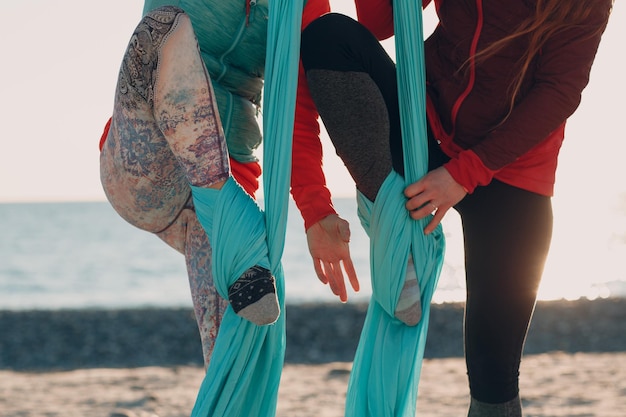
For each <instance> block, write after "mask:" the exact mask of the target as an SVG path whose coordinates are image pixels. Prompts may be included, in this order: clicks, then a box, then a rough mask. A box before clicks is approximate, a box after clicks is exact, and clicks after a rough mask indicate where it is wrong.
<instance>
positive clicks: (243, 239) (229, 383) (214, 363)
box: [192, 178, 285, 416]
mask: <svg viewBox="0 0 626 417" xmlns="http://www.w3.org/2000/svg"><path fill="white" fill-rule="evenodd" d="M215 192H216V191H215V190H211V189H203V188H198V187H192V194H193V198H194V203H195V207H196V213H197V215H198V219H199V220H200V222H201V223H203V224H204V223H206V222H207V221H208V220H207V217H210V216H212V223H213V226H212V233H211V236H209V239H210V241H211V242H215V243H214V244H213V276H214V277H215V285H216V287H217V290H218V292H219V293H220V295H221V296H222V297H224V298H228V288H229V287H230V286H231V285H232V284H233V283H234V282H235V281H236V280H237V279H238V278H239V277H240V276H241V275H242V274H243V273H244V272H245V271H246V270H247V269H248V268H250V267H251V266H253V265H260V266H264V267H269V263H268V249H267V241H266V233H265V216H264V214H263V212H262V211H261V209H260V208H259V207H258V205H257V204H256V203H255V202H254V201H253V200H252V198H251V197H250V196H249V195H248V194H246V192H245V191H244V190H243V189H242V188H241V187H240V186H239V184H237V183H236V182H235V181H234V180H233V179H232V178H230V179H229V180H228V181H227V182H226V184H225V185H224V187H223V188H222V189H221V190H220V191H219V192H218V193H217V198H214V193H215ZM272 272H273V274H274V276H275V278H276V290H277V295H278V299H279V300H280V302H281V308H283V303H284V284H283V283H284V276H283V271H282V268H281V267H280V265H279V267H278V268H276V269H272ZM284 351H285V319H284V315H283V314H281V316H280V317H279V319H278V321H277V322H276V323H275V324H273V325H270V326H257V325H255V324H253V323H251V322H249V321H247V320H245V319H243V318H241V317H239V316H237V315H236V314H235V312H234V311H233V309H232V308H231V307H230V306H229V307H228V309H227V310H226V312H225V314H224V318H223V320H222V323H221V325H220V330H219V334H218V337H217V340H216V343H215V349H214V351H213V355H212V357H211V362H210V364H209V368H208V369H207V374H206V377H205V379H204V381H203V382H202V385H201V387H200V391H199V394H198V397H197V400H196V404H195V406H194V409H193V412H192V416H256V415H258V416H271V415H274V413H275V408H276V398H277V395H278V384H279V382H280V375H281V372H282V365H283V358H284Z"/></svg>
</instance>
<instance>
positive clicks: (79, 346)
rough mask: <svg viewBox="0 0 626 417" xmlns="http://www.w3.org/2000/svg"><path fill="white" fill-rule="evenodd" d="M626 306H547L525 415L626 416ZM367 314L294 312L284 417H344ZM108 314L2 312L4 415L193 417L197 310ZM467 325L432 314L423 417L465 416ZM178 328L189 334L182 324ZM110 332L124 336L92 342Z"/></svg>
mask: <svg viewBox="0 0 626 417" xmlns="http://www.w3.org/2000/svg"><path fill="white" fill-rule="evenodd" d="M625 306H626V301H625V300H601V301H593V302H590V301H577V302H546V303H539V305H538V307H537V311H536V313H535V318H534V322H533V326H532V327H531V331H530V333H529V337H528V340H527V345H526V355H525V357H524V359H523V362H522V369H521V375H522V376H521V390H522V401H523V404H524V409H525V415H526V416H527V417H530V416H536V417H558V416H569V417H596V416H597V417H600V416H602V417H618V416H619V417H622V416H624V415H626V332H625V330H626V321H625V320H624V319H625V318H626V317H625V316H626V308H625ZM364 308H365V307H364V306H356V305H353V306H345V305H344V306H339V307H330V306H326V305H312V306H300V307H293V308H290V309H289V310H288V311H289V314H288V316H287V317H288V318H289V319H288V322H287V333H288V345H287V346H288V352H287V361H286V365H285V368H284V371H283V376H282V382H281V387H280V391H279V402H278V413H277V415H278V416H279V417H308V416H325V417H335V416H343V410H344V409H343V407H344V402H345V393H346V388H347V383H348V376H349V372H350V369H351V362H350V359H348V360H346V359H345V357H346V356H350V355H353V349H354V346H356V341H355V337H358V332H359V331H360V320H362V317H363V314H364ZM333 309H336V310H333ZM312 312H315V313H316V315H313V314H312ZM108 313H109V316H106V314H104V312H102V311H57V312H36V311H32V312H1V313H0V329H1V331H0V416H2V417H18V416H19V417H35V416H37V417H38V416H64V417H78V416H89V417H92V416H93V417H175V416H176V417H178V416H181V417H182V416H188V415H189V414H190V411H191V408H192V407H193V404H194V401H195V396H196V394H197V391H198V387H199V385H200V382H201V381H202V378H203V374H204V370H203V368H202V366H201V364H200V359H199V358H198V356H199V350H196V348H197V349H199V348H198V347H197V346H195V344H196V343H197V339H194V335H195V334H194V330H195V329H194V328H193V320H192V317H191V316H190V313H189V311H186V310H175V311H172V310H146V311H133V310H129V311H125V312H119V311H116V312H108ZM147 317H155V320H154V323H152V322H151V321H150V320H148V319H147ZM311 317H316V319H312V318H311ZM461 318H462V306H461V305H435V306H433V311H432V320H431V325H430V329H431V330H430V334H429V339H428V340H429V341H428V347H427V351H426V359H425V360H424V364H423V371H422V379H421V382H420V391H419V397H418V407H417V415H418V416H432V417H435V416H437V417H448V416H449V417H453V416H455V417H459V416H464V415H466V408H467V403H468V395H469V392H468V388H467V381H466V376H465V365H464V360H463V358H462V351H461V352H458V346H459V345H460V346H461V347H462V343H461V340H460V339H459V336H460V335H459V333H458V330H459V327H460V323H459V322H458V321H459V320H460V319H461ZM96 319H97V320H99V321H98V322H97V324H94V320H96ZM176 320H178V321H182V322H184V323H187V324H186V325H189V324H190V325H191V326H189V329H186V328H185V326H182V327H181V326H178V328H177V326H175V325H174V324H173V323H175V322H176ZM138 323H139V324H138ZM355 328H356V329H355ZM102 332H104V333H102ZM171 332H174V334H175V335H176V336H172V333H171ZM329 332H330V333H333V334H334V335H333V337H332V338H329V337H328V333H329ZM102 334H105V335H107V334H108V335H117V336H118V337H117V339H116V338H113V340H110V338H109V340H108V341H107V343H100V344H99V343H96V342H95V341H94V339H98V338H99V337H103V336H102ZM146 334H152V338H151V339H150V343H151V344H152V343H153V345H152V346H153V348H154V349H152V351H151V352H150V350H149V349H145V351H142V353H141V354H139V355H130V354H129V352H130V349H132V348H133V343H135V339H134V337H135V336H134V335H138V336H139V337H144V341H145V340H146V339H145V335H146ZM289 335H291V336H289ZM355 335H356V336H355ZM299 338H304V339H308V341H309V343H308V345H306V344H305V343H304V341H303V340H300V339H299ZM187 339H191V340H190V341H187ZM329 339H332V340H333V343H336V345H329V343H330V342H329ZM102 340H104V339H102ZM144 344H145V343H144ZM187 345H189V348H187V347H186V346H187ZM303 346H306V348H304V347H303ZM333 346H334V347H333ZM442 346H448V348H447V350H446V349H443V348H442ZM340 347H341V348H340ZM134 350H135V351H136V350H138V349H137V345H135V346H134ZM139 350H141V349H139ZM351 350H352V351H351ZM122 358H126V361H124V360H122Z"/></svg>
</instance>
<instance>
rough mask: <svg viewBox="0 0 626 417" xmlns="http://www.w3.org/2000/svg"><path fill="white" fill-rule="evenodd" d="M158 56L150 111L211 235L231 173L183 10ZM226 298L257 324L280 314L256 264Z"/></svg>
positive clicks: (269, 282)
mask: <svg viewBox="0 0 626 417" xmlns="http://www.w3.org/2000/svg"><path fill="white" fill-rule="evenodd" d="M158 61H159V63H158V66H157V70H158V71H157V76H156V77H155V79H156V82H155V87H154V115H155V118H156V120H157V123H158V125H159V128H160V130H161V131H162V132H163V135H164V136H165V139H166V140H167V142H168V144H169V146H170V148H171V149H172V152H173V153H174V154H175V155H176V158H177V160H178V162H179V163H180V164H181V166H182V167H183V170H184V171H185V176H186V178H187V180H188V181H189V184H190V185H191V186H192V187H191V190H192V194H193V196H194V203H195V204H196V206H197V207H198V208H202V210H203V213H204V216H203V217H199V221H200V223H201V225H202V227H203V228H204V230H205V232H206V233H207V235H208V236H209V237H211V236H212V234H211V233H212V222H213V206H214V202H215V201H216V199H217V196H218V193H219V189H221V187H222V185H223V184H224V183H225V181H226V180H227V179H228V177H229V176H230V172H229V167H228V165H226V166H224V164H228V153H227V149H226V140H225V138H224V133H223V130H222V126H221V123H220V119H219V116H218V115H217V113H216V112H215V109H216V108H217V105H216V102H215V97H214V93H213V89H212V86H211V83H210V80H209V76H208V73H207V70H206V68H205V66H204V63H203V61H202V58H201V56H200V51H199V49H198V46H197V40H196V37H195V34H194V32H193V28H192V26H191V22H190V20H189V18H188V17H187V16H186V15H184V14H180V15H178V16H177V20H176V21H175V28H174V29H173V30H172V31H171V32H169V34H168V35H167V39H166V40H165V42H164V43H163V47H162V49H161V51H160V53H159V55H158ZM223 168H226V169H223ZM241 191H242V192H243V190H241ZM199 194H202V198H200V199H199V200H198V199H197V198H196V197H197V196H198V195H199ZM246 196H247V195H246ZM248 198H249V197H248ZM243 250H245V248H243ZM267 264H268V265H269V262H267ZM229 299H230V300H231V305H232V307H233V310H234V311H235V313H236V314H238V315H240V316H241V317H243V318H245V319H247V320H249V321H251V322H253V323H255V324H258V325H264V324H269V323H273V322H274V321H276V319H277V318H278V315H279V313H280V308H279V303H278V298H277V296H276V287H275V282H274V277H273V276H272V274H271V272H270V271H269V270H268V269H267V268H264V267H261V266H259V265H255V266H252V267H251V268H249V269H248V270H247V271H245V272H244V274H243V275H242V276H241V277H240V278H239V279H238V280H237V281H236V282H235V283H234V284H233V285H232V287H231V289H230V291H229ZM235 299H236V300H237V302H234V300H235Z"/></svg>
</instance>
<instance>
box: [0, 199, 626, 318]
mask: <svg viewBox="0 0 626 417" xmlns="http://www.w3.org/2000/svg"><path fill="white" fill-rule="evenodd" d="M335 205H336V208H337V210H338V212H339V213H340V215H341V216H342V217H344V218H345V219H347V220H348V221H349V222H350V224H351V231H352V237H351V244H350V250H351V255H352V260H353V262H354V265H355V268H356V270H357V274H358V276H359V279H360V282H361V287H362V289H361V291H360V292H359V293H354V292H353V291H351V290H350V289H349V290H348V296H349V300H350V301H366V300H368V299H369V297H370V295H371V286H370V283H369V280H370V276H369V272H368V270H369V242H368V238H367V236H366V235H365V233H364V231H363V230H362V228H361V226H360V223H359V220H358V218H357V215H356V202H355V200H354V199H352V198H343V199H341V198H340V199H336V200H335ZM625 219H626V208H624V207H621V208H619V209H616V210H615V213H614V219H613V220H612V224H613V225H614V226H612V227H610V229H609V231H608V233H606V234H605V235H603V236H602V237H600V239H601V241H599V242H593V245H592V248H595V249H585V246H584V245H583V247H582V249H581V248H580V246H581V245H580V242H578V244H577V242H571V241H569V242H568V240H569V239H568V238H567V233H566V232H564V234H563V233H561V234H559V233H560V232H559V230H558V228H559V226H558V224H557V225H556V227H555V238H554V240H553V247H552V249H551V255H550V257H549V259H548V263H547V265H546V273H545V274H544V279H543V282H542V288H541V290H540V293H539V298H540V299H555V298H570V299H575V298H579V297H588V298H596V297H608V296H617V297H626V274H625V272H624V271H626V260H625V258H626V222H625ZM444 231H445V235H446V241H447V253H446V257H445V262H444V267H443V271H442V275H441V278H440V283H439V286H438V288H437V291H436V293H435V296H434V302H448V301H462V300H463V299H464V296H465V283H464V279H465V278H464V269H463V244H462V233H461V226H460V221H459V220H458V216H457V215H456V213H453V212H451V213H450V214H449V215H448V216H446V222H445V223H444ZM596 239H598V238H596ZM567 244H570V245H574V249H571V248H570V249H568V248H567ZM282 259H283V266H284V269H285V279H286V294H287V295H286V297H287V302H290V303H305V302H319V301H323V302H328V301H332V300H336V299H337V298H336V297H335V296H333V295H332V293H331V291H330V289H329V288H328V287H327V286H325V285H323V284H322V283H321V282H320V281H319V280H318V279H317V277H316V275H315V272H314V269H313V263H312V261H311V257H310V255H309V252H308V247H307V244H306V237H305V234H304V227H303V222H302V219H301V217H300V215H299V212H298V211H297V209H296V208H295V205H294V204H293V203H290V214H289V220H288V225H287V237H286V245H285V250H284V255H283V258H282ZM599 265H600V266H601V267H599ZM592 271H593V273H592ZM147 306H150V307H191V299H190V295H189V287H188V282H187V274H186V270H185V262H184V258H183V256H182V255H181V254H179V253H178V252H176V251H175V250H173V249H171V248H170V247H169V246H167V245H166V244H165V243H163V242H162V241H161V240H159V239H158V238H157V237H155V236H154V235H152V234H150V233H147V232H144V231H141V230H139V229H136V228H135V227H133V226H131V225H129V224H128V223H126V222H125V221H124V220H123V219H122V218H120V217H119V216H118V215H117V213H115V211H114V210H113V209H112V208H111V206H110V205H109V204H108V203H106V202H75V203H12V204H0V310H3V309H11V310H23V309H57V308H134V307H147Z"/></svg>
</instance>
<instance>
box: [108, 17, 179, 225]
mask: <svg viewBox="0 0 626 417" xmlns="http://www.w3.org/2000/svg"><path fill="white" fill-rule="evenodd" d="M176 13H180V9H176V8H173V7H165V8H161V9H157V10H155V11H154V12H151V13H150V14H148V15H147V16H146V17H145V18H144V19H143V20H142V21H141V23H140V24H139V25H138V27H137V29H136V30H135V33H134V34H133V37H132V38H131V41H130V42H129V46H128V49H127V51H126V54H125V56H124V62H123V63H122V67H121V70H120V75H119V79H118V86H117V91H116V97H115V105H114V111H113V119H112V123H111V128H110V130H109V136H108V138H107V140H106V142H105V144H104V148H103V150H102V153H101V157H100V161H101V180H102V184H103V187H104V190H105V193H106V195H107V197H108V199H109V201H110V202H111V204H112V205H113V207H114V208H115V209H116V210H117V211H118V213H119V214H120V215H121V216H122V217H123V218H124V219H126V220H127V221H128V222H130V223H131V224H133V225H135V226H137V227H139V228H141V229H144V230H147V231H150V232H159V231H162V230H164V229H166V228H167V227H168V226H169V225H170V224H171V223H172V222H174V220H175V219H176V217H177V216H178V214H179V213H180V211H181V210H182V209H183V207H184V205H185V203H186V202H187V200H188V199H189V195H190V189H189V186H188V182H187V180H186V178H185V173H184V171H183V169H182V168H181V166H180V164H179V163H178V161H177V159H176V157H175V155H174V154H173V153H172V150H171V149H170V147H169V145H168V143H167V141H166V140H165V137H164V136H163V133H162V132H161V130H160V129H159V127H158V125H157V123H156V121H155V119H154V116H153V104H154V103H153V91H154V83H155V76H156V72H155V71H156V68H157V60H158V53H157V51H158V49H159V48H160V46H161V45H162V43H163V42H164V40H165V39H166V38H167V34H168V33H169V32H170V31H171V30H172V28H173V27H174V26H175V25H174V23H175V17H176V15H177V14H176Z"/></svg>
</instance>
